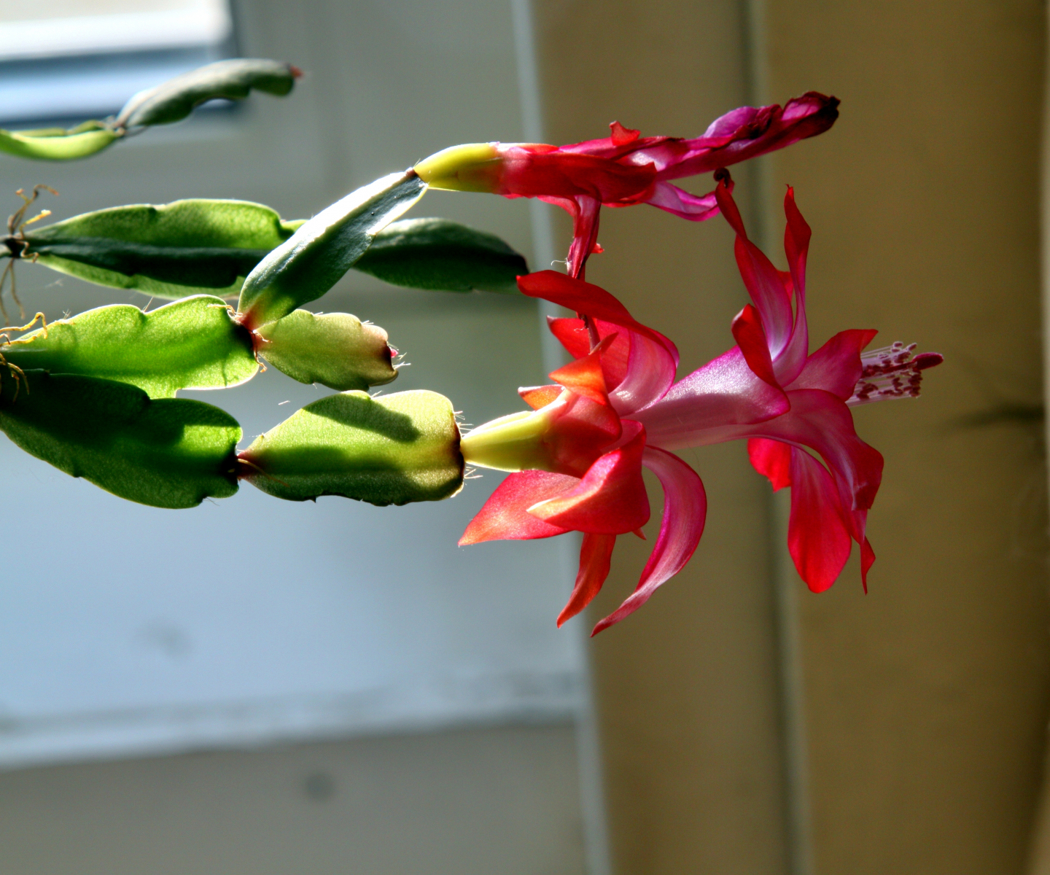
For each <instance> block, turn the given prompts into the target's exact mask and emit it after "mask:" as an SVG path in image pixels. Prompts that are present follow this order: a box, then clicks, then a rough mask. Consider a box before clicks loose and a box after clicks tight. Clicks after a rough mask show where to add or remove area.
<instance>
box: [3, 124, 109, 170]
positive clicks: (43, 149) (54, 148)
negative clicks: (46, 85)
mask: <svg viewBox="0 0 1050 875" xmlns="http://www.w3.org/2000/svg"><path fill="white" fill-rule="evenodd" d="M121 136H122V135H121V134H120V133H119V132H117V131H114V130H113V129H111V128H109V127H107V126H106V125H104V124H102V122H95V121H91V122H84V124H82V125H78V126H77V127H75V128H73V129H72V130H69V131H67V130H65V129H64V128H42V129H40V130H34V131H4V130H0V152H7V153H9V154H11V155H17V156H18V157H19V158H38V159H41V160H46V161H70V160H72V159H74V158H85V157H87V156H88V155H94V154H95V153H96V152H101V151H102V150H103V149H105V148H106V147H107V146H110V145H112V144H113V143H114V142H116V141H117V140H119V139H120V137H121Z"/></svg>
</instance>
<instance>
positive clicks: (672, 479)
mask: <svg viewBox="0 0 1050 875" xmlns="http://www.w3.org/2000/svg"><path fill="white" fill-rule="evenodd" d="M643 459H644V464H645V467H647V468H648V469H649V470H650V471H652V472H653V473H654V474H656V476H657V477H659V478H660V485H661V486H663V490H664V515H663V519H662V520H661V521H660V534H659V536H658V537H657V539H656V546H655V547H653V552H652V553H651V554H650V556H649V561H648V562H647V563H646V564H645V569H644V570H643V571H642V577H641V580H640V581H639V582H638V586H637V587H636V588H635V591H634V592H633V593H632V594H631V595H630V596H628V598H627V599H626V600H625V601H624V603H623V604H622V605H620V607H619V608H617V609H616V610H615V611H614V612H613V613H611V614H610V615H609V616H608V617H606V618H605V619H604V620H602V621H601V622H600V623H598V624H597V625H596V626H595V627H594V631H593V632H591V635H597V634H598V633H599V632H601V631H602V630H603V629H607V628H609V626H612V625H613V624H614V623H618V622H620V620H622V619H623V618H624V617H626V616H628V615H629V614H633V613H634V612H635V611H636V610H638V608H640V607H641V606H642V605H644V604H645V603H646V602H647V601H648V600H649V597H650V596H651V595H652V594H653V593H654V592H656V590H657V588H658V587H659V586H660V585H661V584H663V583H665V582H666V581H668V580H670V579H671V578H672V577H674V576H675V575H676V574H677V573H678V572H679V571H681V570H682V568H683V567H684V566H685V564H686V563H687V562H688V561H689V560H690V559H691V558H692V556H693V553H694V552H695V551H696V548H697V545H698V544H699V543H700V536H701V535H703V533H704V521H705V520H706V518H707V495H706V494H705V493H704V484H703V483H702V482H701V480H700V476H699V475H698V474H697V473H696V472H695V471H694V470H693V469H692V468H690V467H689V466H688V465H687V464H686V463H685V462H683V461H682V460H681V459H679V458H678V457H677V456H675V455H673V454H672V453H667V452H664V451H663V450H660V449H657V448H656V447H651V446H650V447H646V449H645V454H644V457H643Z"/></svg>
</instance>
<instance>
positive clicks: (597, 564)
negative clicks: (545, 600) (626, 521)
mask: <svg viewBox="0 0 1050 875" xmlns="http://www.w3.org/2000/svg"><path fill="white" fill-rule="evenodd" d="M615 545H616V535H594V534H591V533H587V534H586V535H584V536H583V544H582V545H581V546H580V570H579V572H578V573H577V574H576V583H575V585H574V586H573V588H572V595H570V596H569V601H568V602H567V603H566V605H565V607H564V608H562V611H561V613H560V614H558V627H559V628H560V627H561V624H562V623H564V622H565V621H566V620H569V619H572V618H573V617H575V616H576V615H577V614H578V613H579V612H580V611H582V610H583V609H584V608H585V607H587V605H589V604H590V603H591V600H592V599H593V598H594V597H595V596H596V595H598V593H599V592H600V591H601V588H602V584H603V583H605V578H607V577H608V576H609V565H610V561H611V560H612V551H613V547H614V546H615Z"/></svg>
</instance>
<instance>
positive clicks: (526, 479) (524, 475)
mask: <svg viewBox="0 0 1050 875" xmlns="http://www.w3.org/2000/svg"><path fill="white" fill-rule="evenodd" d="M579 482H580V481H579V479H578V478H576V477H570V476H568V475H567V474H551V473H550V472H548V471H521V472H519V473H516V474H509V475H507V477H506V478H505V479H504V481H503V482H502V483H501V484H500V485H499V486H498V487H497V488H496V491H495V492H493V493H492V495H491V496H489V500H488V501H486V502H485V505H484V507H482V508H481V510H480V511H478V513H477V514H476V515H475V517H474V519H472V520H471V521H470V524H469V525H468V526H467V530H466V531H465V532H464V533H463V537H462V538H460V539H459V545H460V546H461V547H463V546H466V545H467V544H479V543H481V542H482V541H494V540H498V539H501V538H507V539H511V540H528V539H531V538H550V537H552V536H553V535H563V534H565V533H566V532H567V531H569V529H567V528H563V527H561V526H556V525H552V524H551V523H547V522H544V521H543V520H541V519H539V518H538V517H535V516H533V515H532V514H530V513H528V508H529V507H531V506H532V505H534V504H536V502H538V501H544V500H545V499H548V498H551V497H553V496H555V495H559V494H561V493H562V492H566V491H568V490H570V489H572V488H573V487H574V486H576V484H578V483H579Z"/></svg>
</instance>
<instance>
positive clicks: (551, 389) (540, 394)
mask: <svg viewBox="0 0 1050 875" xmlns="http://www.w3.org/2000/svg"><path fill="white" fill-rule="evenodd" d="M518 394H519V395H520V396H521V398H522V400H523V401H524V402H525V403H526V404H528V405H529V407H531V408H532V409H533V410H539V409H540V408H541V407H546V406H547V405H548V404H550V403H552V402H554V401H556V400H557V398H558V396H559V395H560V394H561V386H525V387H523V388H521V389H518Z"/></svg>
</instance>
